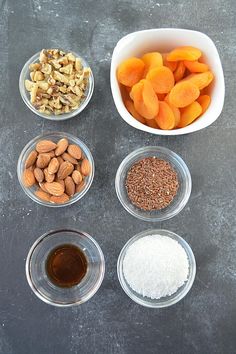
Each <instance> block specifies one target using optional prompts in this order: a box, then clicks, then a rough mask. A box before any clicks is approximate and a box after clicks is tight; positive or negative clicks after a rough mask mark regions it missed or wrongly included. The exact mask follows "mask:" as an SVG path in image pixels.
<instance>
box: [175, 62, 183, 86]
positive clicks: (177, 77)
mask: <svg viewBox="0 0 236 354" xmlns="http://www.w3.org/2000/svg"><path fill="white" fill-rule="evenodd" d="M185 70H186V68H185V65H184V62H183V61H179V62H178V65H177V68H176V70H175V71H174V78H175V82H178V81H179V80H181V79H182V78H183V77H184V73H185Z"/></svg>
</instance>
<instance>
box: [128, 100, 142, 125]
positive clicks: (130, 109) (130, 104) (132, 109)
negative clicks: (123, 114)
mask: <svg viewBox="0 0 236 354" xmlns="http://www.w3.org/2000/svg"><path fill="white" fill-rule="evenodd" d="M125 107H126V109H127V111H128V112H129V113H130V114H131V116H133V117H134V118H135V119H136V120H138V121H139V122H140V123H143V124H146V121H145V119H144V118H143V117H142V116H141V115H140V114H139V113H138V112H137V111H136V109H135V107H134V103H133V102H132V101H131V100H126V101H125Z"/></svg>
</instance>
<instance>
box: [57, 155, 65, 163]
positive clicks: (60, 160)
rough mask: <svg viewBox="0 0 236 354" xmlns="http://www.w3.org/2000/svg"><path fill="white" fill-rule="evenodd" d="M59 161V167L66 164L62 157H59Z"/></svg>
mask: <svg viewBox="0 0 236 354" xmlns="http://www.w3.org/2000/svg"><path fill="white" fill-rule="evenodd" d="M57 161H58V162H59V165H61V164H62V162H64V160H63V158H62V157H61V156H58V157H57Z"/></svg>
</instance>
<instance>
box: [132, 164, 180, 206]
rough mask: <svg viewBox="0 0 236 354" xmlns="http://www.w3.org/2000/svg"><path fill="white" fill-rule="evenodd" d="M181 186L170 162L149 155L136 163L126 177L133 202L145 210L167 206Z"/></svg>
mask: <svg viewBox="0 0 236 354" xmlns="http://www.w3.org/2000/svg"><path fill="white" fill-rule="evenodd" d="M178 188H179V182H178V176H177V173H176V171H175V170H174V169H173V168H172V166H171V165H170V163H169V162H167V161H165V160H161V159H158V158H156V157H147V158H144V159H142V160H140V161H138V162H137V163H135V164H134V165H133V166H132V167H131V168H130V170H129V172H128V174H127V178H126V189H127V193H128V196H129V199H130V201H131V202H132V204H134V205H136V206H137V207H138V208H140V209H143V210H149V211H150V210H159V209H163V208H166V207H167V206H168V205H169V204H170V203H171V202H172V200H173V199H174V197H175V195H176V193H177V191H178Z"/></svg>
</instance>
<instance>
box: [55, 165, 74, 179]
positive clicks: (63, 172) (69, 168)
mask: <svg viewBox="0 0 236 354" xmlns="http://www.w3.org/2000/svg"><path fill="white" fill-rule="evenodd" d="M73 170H74V166H73V165H72V163H70V162H69V161H64V162H63V163H62V164H61V165H60V167H59V170H58V172H57V177H58V179H65V178H66V177H67V176H69V175H70V174H71V173H72V172H73Z"/></svg>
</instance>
